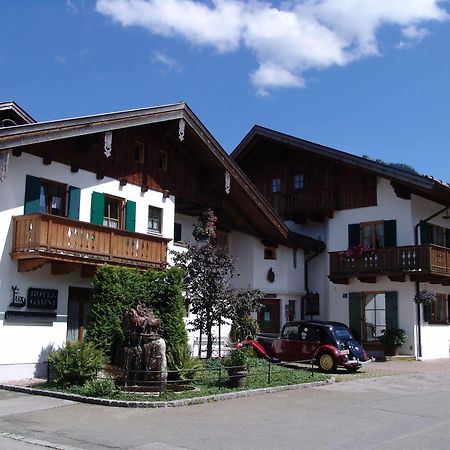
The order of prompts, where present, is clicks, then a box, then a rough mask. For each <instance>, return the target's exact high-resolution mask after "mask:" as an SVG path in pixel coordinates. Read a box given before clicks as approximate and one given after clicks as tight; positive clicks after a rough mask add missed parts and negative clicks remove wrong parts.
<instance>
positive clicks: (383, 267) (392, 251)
mask: <svg viewBox="0 0 450 450" xmlns="http://www.w3.org/2000/svg"><path fill="white" fill-rule="evenodd" d="M406 275H409V277H410V279H411V280H412V281H424V282H425V281H427V282H430V283H438V284H442V285H450V249H448V248H446V247H440V246H437V245H417V246H405V247H392V248H379V249H377V250H376V253H375V255H373V256H362V257H357V258H348V257H347V258H346V257H343V256H341V255H340V252H331V253H330V275H329V278H330V280H331V281H332V282H333V283H338V284H348V282H349V278H351V277H357V278H358V279H359V280H360V281H363V282H367V283H375V282H376V277H377V276H388V277H389V278H390V279H391V280H392V281H405V280H406Z"/></svg>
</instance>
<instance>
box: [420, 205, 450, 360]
mask: <svg viewBox="0 0 450 450" xmlns="http://www.w3.org/2000/svg"><path fill="white" fill-rule="evenodd" d="M448 208H449V207H448V206H446V207H445V208H442V209H440V210H439V211H438V212H436V213H434V214H432V215H431V216H430V217H427V218H426V219H423V220H419V222H417V223H416V224H415V225H414V245H416V246H417V245H419V228H420V225H421V224H422V223H426V222H428V221H429V220H431V219H434V218H435V217H436V216H438V215H439V214H442V213H443V212H444V211H446V210H447V209H448ZM419 291H420V283H419V282H418V281H416V294H418V293H419ZM420 322H421V320H420V303H417V357H418V358H421V357H422V331H421V328H420V325H421V323H420Z"/></svg>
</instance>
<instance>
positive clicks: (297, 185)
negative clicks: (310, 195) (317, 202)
mask: <svg viewBox="0 0 450 450" xmlns="http://www.w3.org/2000/svg"><path fill="white" fill-rule="evenodd" d="M304 182H305V179H304V176H303V174H302V173H301V174H298V175H294V189H295V190H296V191H298V190H300V189H303V188H304V185H305V184H304Z"/></svg>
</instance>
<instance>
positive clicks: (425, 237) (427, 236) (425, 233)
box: [420, 222, 431, 245]
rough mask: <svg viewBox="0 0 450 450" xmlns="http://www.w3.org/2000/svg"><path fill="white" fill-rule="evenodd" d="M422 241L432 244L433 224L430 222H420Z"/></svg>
mask: <svg viewBox="0 0 450 450" xmlns="http://www.w3.org/2000/svg"><path fill="white" fill-rule="evenodd" d="M420 243H421V244H422V245H426V244H431V225H430V224H429V223H428V222H421V223H420Z"/></svg>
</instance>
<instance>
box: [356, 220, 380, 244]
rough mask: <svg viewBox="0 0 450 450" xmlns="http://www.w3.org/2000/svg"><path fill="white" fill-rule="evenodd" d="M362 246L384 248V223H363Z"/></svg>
mask: <svg viewBox="0 0 450 450" xmlns="http://www.w3.org/2000/svg"><path fill="white" fill-rule="evenodd" d="M361 245H362V246H363V247H371V248H381V247H384V246H385V243H384V222H368V223H362V224H361Z"/></svg>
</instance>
